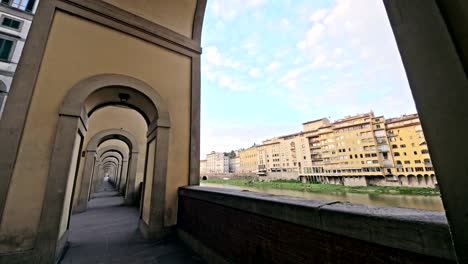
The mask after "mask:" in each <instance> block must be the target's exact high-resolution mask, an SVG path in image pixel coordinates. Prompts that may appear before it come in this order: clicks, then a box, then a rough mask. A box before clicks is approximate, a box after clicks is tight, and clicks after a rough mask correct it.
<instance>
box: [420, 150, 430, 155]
mask: <svg viewBox="0 0 468 264" xmlns="http://www.w3.org/2000/svg"><path fill="white" fill-rule="evenodd" d="M421 153H422V154H428V153H429V151H428V150H427V149H423V150H421Z"/></svg>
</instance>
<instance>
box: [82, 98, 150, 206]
mask: <svg viewBox="0 0 468 264" xmlns="http://www.w3.org/2000/svg"><path fill="white" fill-rule="evenodd" d="M88 121H89V122H88V131H87V133H86V136H85V138H84V143H83V146H84V147H83V149H86V147H87V146H88V143H89V141H90V140H91V139H92V138H93V137H94V136H95V135H96V134H97V133H99V132H101V131H103V130H107V129H123V130H126V131H128V132H130V133H131V134H133V135H134V136H135V138H136V140H137V141H138V148H139V153H138V164H137V172H136V180H135V189H136V188H137V186H138V183H139V182H141V181H143V175H144V170H145V155H146V132H147V130H148V126H147V125H146V121H145V119H144V118H143V117H142V116H141V115H140V113H138V112H137V111H135V110H133V109H129V108H124V107H116V106H108V107H104V108H101V109H99V110H97V111H95V112H94V113H93V114H92V115H91V117H90V118H89V119H88ZM115 141H117V142H120V143H116V144H120V145H121V146H122V145H123V148H124V149H128V146H127V144H125V143H124V142H122V141H120V140H115V139H114V140H108V141H105V142H104V143H103V144H101V145H99V148H102V147H104V146H106V144H109V143H107V142H111V143H112V142H115ZM83 170H84V159H83V162H81V163H80V168H79V171H78V179H77V181H76V182H77V184H76V185H75V194H76V193H79V191H80V187H81V180H82V177H83ZM77 202H78V195H75V196H74V197H73V204H74V205H76V203H77Z"/></svg>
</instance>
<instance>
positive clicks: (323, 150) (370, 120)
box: [301, 112, 393, 185]
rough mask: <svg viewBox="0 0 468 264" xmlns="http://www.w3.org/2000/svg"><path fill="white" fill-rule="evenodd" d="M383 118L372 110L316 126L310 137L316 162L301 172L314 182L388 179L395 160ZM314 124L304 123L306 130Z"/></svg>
mask: <svg viewBox="0 0 468 264" xmlns="http://www.w3.org/2000/svg"><path fill="white" fill-rule="evenodd" d="M384 121H385V120H384V118H383V117H375V116H374V114H373V113H372V112H370V113H366V114H360V115H356V116H347V117H345V118H343V119H339V120H336V121H335V122H333V123H332V124H325V125H323V126H320V127H317V126H315V127H313V128H315V129H314V130H311V131H309V133H310V134H309V137H308V138H309V147H310V152H311V162H312V163H311V164H312V165H313V166H312V167H311V168H305V169H304V172H303V173H302V174H301V176H306V177H307V178H306V179H307V180H309V181H312V182H326V183H333V184H345V185H367V184H368V183H370V184H371V183H376V182H381V181H382V180H387V179H386V177H385V175H386V174H391V170H390V168H391V167H392V166H393V162H392V158H391V153H390V149H389V146H388V141H387V138H386V133H385V124H384ZM316 125H317V124H316ZM311 127H312V126H311V124H310V123H305V124H304V130H306V131H307V129H309V128H311ZM308 176H312V177H308ZM317 176H318V177H317ZM390 180H392V179H390Z"/></svg>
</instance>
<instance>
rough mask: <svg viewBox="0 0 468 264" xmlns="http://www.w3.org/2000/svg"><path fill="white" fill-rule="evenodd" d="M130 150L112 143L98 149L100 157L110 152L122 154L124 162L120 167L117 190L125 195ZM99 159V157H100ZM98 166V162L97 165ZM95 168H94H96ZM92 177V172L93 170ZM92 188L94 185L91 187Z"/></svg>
mask: <svg viewBox="0 0 468 264" xmlns="http://www.w3.org/2000/svg"><path fill="white" fill-rule="evenodd" d="M128 152H129V151H128V150H124V149H123V148H122V147H120V146H117V145H111V146H106V147H102V148H101V147H99V149H98V151H97V153H98V154H97V156H98V157H101V159H102V157H104V155H106V154H108V153H110V154H116V155H120V156H121V158H122V164H121V169H120V177H119V180H118V182H117V186H116V188H117V191H118V192H119V193H120V194H122V195H124V196H125V188H126V185H127V179H128V178H127V176H128V175H127V174H128V159H129V154H128ZM98 159H99V158H98ZM94 166H96V163H95V165H94ZM94 169H96V167H94ZM94 169H93V170H94ZM91 179H92V172H91ZM91 183H92V180H91ZM91 188H92V187H91Z"/></svg>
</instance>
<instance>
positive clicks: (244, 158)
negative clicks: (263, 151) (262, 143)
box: [239, 146, 258, 173]
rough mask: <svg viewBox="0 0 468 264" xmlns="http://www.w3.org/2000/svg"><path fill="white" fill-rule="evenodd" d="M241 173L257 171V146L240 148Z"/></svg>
mask: <svg viewBox="0 0 468 264" xmlns="http://www.w3.org/2000/svg"><path fill="white" fill-rule="evenodd" d="M239 158H240V168H239V172H240V173H255V172H256V171H257V169H258V168H257V147H256V146H252V147H250V148H248V149H242V150H239Z"/></svg>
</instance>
